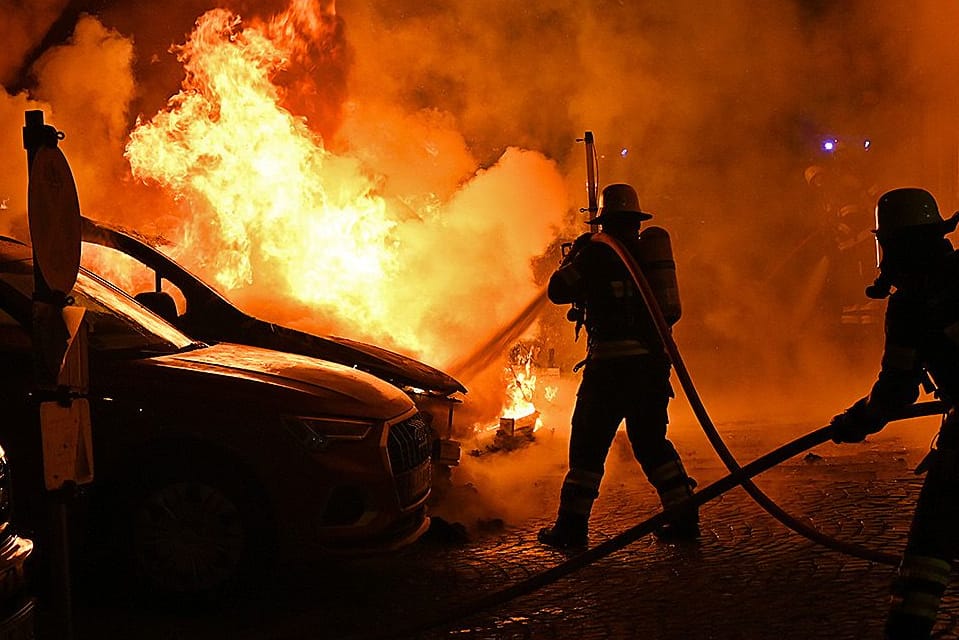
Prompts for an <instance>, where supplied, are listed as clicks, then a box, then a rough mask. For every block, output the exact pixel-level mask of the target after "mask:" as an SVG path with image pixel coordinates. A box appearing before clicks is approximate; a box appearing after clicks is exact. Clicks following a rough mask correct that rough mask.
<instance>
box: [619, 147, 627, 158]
mask: <svg viewBox="0 0 959 640" xmlns="http://www.w3.org/2000/svg"><path fill="white" fill-rule="evenodd" d="M627 155H629V149H627V148H626V147H623V148H622V149H620V150H619V157H620V158H625V157H626V156H627Z"/></svg>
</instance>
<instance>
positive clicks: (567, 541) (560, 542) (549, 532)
mask: <svg viewBox="0 0 959 640" xmlns="http://www.w3.org/2000/svg"><path fill="white" fill-rule="evenodd" d="M536 538H537V539H538V540H539V541H540V542H542V543H543V544H545V545H546V546H549V547H553V548H554V549H582V548H585V547H586V546H587V545H588V544H589V520H588V518H584V517H583V516H581V515H579V514H574V513H567V512H564V511H560V512H559V515H557V516H556V522H555V523H554V524H553V526H551V527H543V528H542V529H540V530H539V534H538V535H537V536H536Z"/></svg>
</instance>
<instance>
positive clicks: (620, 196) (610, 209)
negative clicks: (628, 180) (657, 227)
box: [586, 183, 653, 224]
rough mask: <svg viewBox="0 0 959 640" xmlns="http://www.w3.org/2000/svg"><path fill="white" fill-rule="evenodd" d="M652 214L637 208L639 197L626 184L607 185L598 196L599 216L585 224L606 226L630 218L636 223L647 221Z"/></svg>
mask: <svg viewBox="0 0 959 640" xmlns="http://www.w3.org/2000/svg"><path fill="white" fill-rule="evenodd" d="M652 217H653V216H652V214H650V213H647V212H645V211H643V210H642V209H640V208H639V196H638V195H636V190H635V189H633V188H632V187H631V186H630V185H628V184H623V183H618V184H610V185H607V186H606V187H605V188H604V189H603V193H602V195H600V205H599V215H598V216H596V217H595V218H593V219H592V220H588V221H587V222H586V224H607V223H609V222H610V221H612V220H624V219H629V218H632V219H633V220H636V221H642V220H649V219H650V218H652Z"/></svg>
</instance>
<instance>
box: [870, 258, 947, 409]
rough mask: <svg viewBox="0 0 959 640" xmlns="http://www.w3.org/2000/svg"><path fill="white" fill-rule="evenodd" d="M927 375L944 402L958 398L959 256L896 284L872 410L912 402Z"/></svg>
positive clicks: (890, 306)
mask: <svg viewBox="0 0 959 640" xmlns="http://www.w3.org/2000/svg"><path fill="white" fill-rule="evenodd" d="M924 370H925V371H928V372H929V374H930V375H931V376H932V378H933V380H934V381H935V383H936V385H937V387H938V389H939V392H940V395H941V396H942V398H943V399H944V400H947V401H948V402H950V403H954V402H955V401H956V399H957V398H959V252H956V251H952V250H950V251H949V252H948V253H944V254H943V255H942V257H941V258H939V259H936V260H935V261H934V263H933V264H932V265H931V266H930V268H929V269H926V270H924V272H923V273H922V275H913V276H911V277H909V278H905V279H904V281H903V282H902V283H899V284H897V289H896V291H895V293H893V294H892V296H891V297H890V298H889V302H888V306H887V307H886V344H885V348H884V350H883V356H882V367H881V370H880V372H879V377H878V379H877V380H876V383H875V384H874V385H873V387H872V390H871V392H870V394H869V397H868V406H869V409H870V410H872V411H878V412H879V413H880V414H887V413H888V411H889V410H890V409H894V408H898V407H902V406H905V405H908V404H911V403H913V402H915V401H916V399H917V398H918V397H919V385H920V384H921V382H922V380H923V375H924V373H923V371H924Z"/></svg>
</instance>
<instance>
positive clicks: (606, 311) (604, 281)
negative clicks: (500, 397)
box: [547, 238, 676, 359]
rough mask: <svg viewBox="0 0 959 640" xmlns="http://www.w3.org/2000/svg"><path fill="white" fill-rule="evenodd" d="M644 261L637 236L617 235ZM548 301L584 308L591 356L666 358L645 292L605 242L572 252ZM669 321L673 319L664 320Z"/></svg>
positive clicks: (555, 277) (555, 275) (557, 275)
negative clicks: (644, 298)
mask: <svg viewBox="0 0 959 640" xmlns="http://www.w3.org/2000/svg"><path fill="white" fill-rule="evenodd" d="M619 240H620V241H621V242H622V243H623V244H624V246H625V247H626V248H627V249H628V250H629V252H630V253H631V254H632V255H633V256H634V257H636V258H637V261H638V262H639V263H640V264H642V259H641V256H640V255H639V253H640V251H639V239H638V238H625V239H624V238H619ZM547 295H548V296H549V299H550V300H551V301H552V302H554V303H555V304H570V303H576V304H578V305H580V306H581V307H583V308H584V309H585V320H584V323H585V327H586V332H587V334H588V335H589V342H588V345H589V358H590V359H597V358H607V357H620V356H629V355H644V354H653V355H660V356H663V357H665V347H664V346H663V343H662V340H661V339H660V337H659V334H658V332H657V331H656V325H655V323H654V322H653V318H652V316H651V315H650V312H649V309H647V308H646V304H645V302H644V300H643V296H642V294H641V293H640V291H639V290H638V289H637V287H636V285H635V283H634V282H633V280H632V277H631V276H630V275H629V271H628V270H627V268H626V265H624V264H623V262H622V261H621V260H620V259H619V257H618V256H617V255H616V253H615V252H614V251H613V250H612V249H611V248H610V247H609V246H607V245H605V244H602V243H598V242H588V243H585V244H584V245H583V247H582V249H580V250H579V251H578V252H576V253H574V254H571V255H570V256H568V257H567V260H565V261H564V263H563V264H562V265H561V266H560V268H559V269H558V270H556V271H555V272H554V273H553V275H552V276H551V277H550V280H549V287H548V289H547ZM668 320H669V321H670V323H672V322H675V320H676V318H668Z"/></svg>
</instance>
